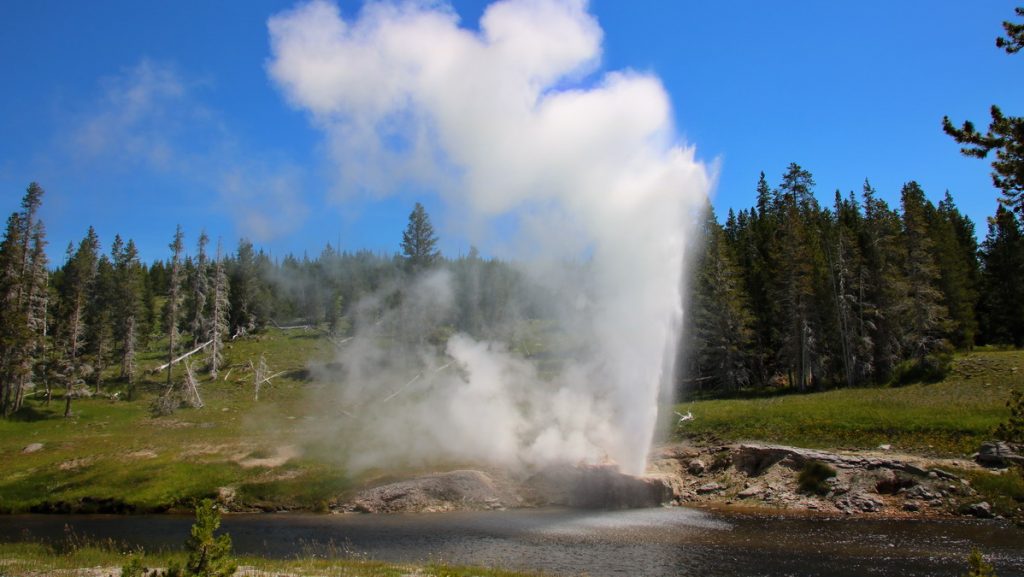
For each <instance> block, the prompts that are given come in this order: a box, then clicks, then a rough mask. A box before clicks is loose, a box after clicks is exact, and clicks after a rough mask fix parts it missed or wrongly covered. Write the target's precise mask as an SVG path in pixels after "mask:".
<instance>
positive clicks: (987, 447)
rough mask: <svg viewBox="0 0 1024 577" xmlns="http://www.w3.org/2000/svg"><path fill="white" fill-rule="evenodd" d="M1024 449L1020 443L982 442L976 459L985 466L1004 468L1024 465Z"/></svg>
mask: <svg viewBox="0 0 1024 577" xmlns="http://www.w3.org/2000/svg"><path fill="white" fill-rule="evenodd" d="M1022 453H1024V449H1022V448H1021V446H1020V445H1016V444H1011V443H1004V442H1002V441H992V442H989V443H982V445H981V448H980V449H978V453H977V454H976V455H975V456H974V460H975V461H976V462H977V463H978V464H979V465H981V466H983V467H997V468H1003V467H1008V466H1010V465H1020V466H1024V454H1022Z"/></svg>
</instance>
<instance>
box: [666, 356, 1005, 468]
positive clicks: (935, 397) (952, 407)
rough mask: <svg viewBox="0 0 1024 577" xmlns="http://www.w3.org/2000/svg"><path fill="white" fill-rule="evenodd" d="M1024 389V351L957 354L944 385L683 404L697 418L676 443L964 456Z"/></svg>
mask: <svg viewBox="0 0 1024 577" xmlns="http://www.w3.org/2000/svg"><path fill="white" fill-rule="evenodd" d="M1022 386H1024V351H995V350H993V351H977V352H972V353H970V354H962V355H958V356H957V357H956V359H955V361H954V364H953V370H952V372H951V373H950V374H949V375H948V376H947V377H946V378H945V379H944V380H942V381H940V382H937V383H931V384H920V383H919V384H911V385H905V386H902V387H881V388H855V389H839V390H833V391H827V392H822V393H811V394H804V395H796V394H792V395H782V396H773V397H767V398H757V399H727V400H710V401H698V402H692V403H686V402H684V403H682V404H680V405H679V407H678V410H680V411H681V412H684V413H685V412H686V411H692V412H693V414H694V417H695V418H694V419H693V420H691V421H687V422H685V423H683V424H681V425H680V426H678V427H676V429H675V432H674V434H675V436H676V437H677V438H684V439H691V440H698V441H707V442H731V441H743V440H748V441H764V442H772V443H782V444H787V445H796V446H801V447H809V448H820V449H839V448H850V449H873V448H876V447H878V446H879V445H883V444H885V445H891V446H892V449H893V450H894V451H903V452H909V453H918V454H924V455H934V456H940V457H962V456H967V455H970V454H971V453H973V452H975V451H977V449H978V447H979V446H980V444H981V443H982V442H984V441H988V440H990V439H991V435H992V431H993V429H995V427H996V426H997V425H998V424H999V423H1000V422H1002V421H1005V420H1006V419H1007V417H1008V416H1009V411H1008V409H1007V408H1006V406H1005V404H1006V401H1007V400H1008V399H1009V398H1010V391H1011V390H1012V389H1013V388H1014V387H1018V388H1019V387H1022Z"/></svg>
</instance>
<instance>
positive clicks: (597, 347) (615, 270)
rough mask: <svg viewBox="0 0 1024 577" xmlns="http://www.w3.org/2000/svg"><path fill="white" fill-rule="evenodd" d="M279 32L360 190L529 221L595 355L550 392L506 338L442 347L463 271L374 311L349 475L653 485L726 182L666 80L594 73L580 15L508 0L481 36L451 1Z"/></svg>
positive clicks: (310, 18)
mask: <svg viewBox="0 0 1024 577" xmlns="http://www.w3.org/2000/svg"><path fill="white" fill-rule="evenodd" d="M269 29H270V35H271V47H272V58H271V59H270V61H269V63H268V70H269V74H270V76H271V77H272V78H273V80H274V81H275V82H276V83H277V84H278V85H279V87H280V88H281V89H282V91H283V92H284V94H285V95H286V97H287V98H288V100H289V101H290V102H291V103H292V104H293V105H295V106H296V107H299V108H300V109H304V110H307V111H308V112H309V113H310V114H311V117H312V119H313V122H314V123H315V125H316V126H317V127H319V128H320V129H321V130H322V131H323V132H324V134H325V136H326V139H327V142H328V144H329V149H330V151H331V154H332V158H333V159H334V161H335V164H336V167H337V171H338V172H337V174H338V179H337V181H338V183H339V184H338V193H339V195H345V194H351V193H353V192H370V193H374V194H389V193H391V192H394V191H396V190H400V189H401V188H403V187H405V186H408V185H413V186H416V187H420V188H422V187H424V186H426V187H430V188H434V189H436V190H437V191H438V192H439V194H441V195H442V196H443V198H444V199H445V200H446V201H447V205H448V206H449V207H455V208H454V209H455V210H458V211H459V212H460V214H462V215H463V216H464V217H465V218H467V219H470V220H472V221H476V222H482V223H486V222H489V221H490V220H491V219H494V218H496V217H505V218H508V217H507V216H506V215H509V214H511V215H513V218H515V219H516V220H517V223H518V225H519V226H518V231H519V232H518V233H517V234H518V236H517V238H516V239H515V242H514V243H510V244H512V245H517V246H522V247H524V250H528V251H529V254H530V257H531V258H530V259H529V260H530V261H531V264H530V267H529V269H528V270H529V271H530V273H529V274H531V275H532V276H531V277H530V278H532V279H533V281H534V283H535V284H536V285H537V286H539V287H546V289H548V291H549V294H553V295H557V298H558V305H559V306H558V321H559V323H560V329H561V331H562V334H564V335H572V338H576V339H580V340H581V341H583V342H586V343H588V345H587V346H586V347H584V348H583V349H579V350H577V351H575V352H574V353H573V354H572V355H569V357H570V358H568V359H567V362H565V363H563V364H562V365H561V366H560V370H559V371H558V374H557V375H540V374H538V372H537V368H536V367H535V366H534V365H533V364H532V363H530V362H528V361H527V360H525V359H524V358H522V356H521V355H520V354H518V353H514V352H512V351H511V349H510V348H509V347H508V346H507V345H503V344H501V343H499V342H497V341H479V340H474V339H472V338H470V337H469V336H467V335H463V334H456V335H452V336H451V337H450V338H447V339H445V338H443V337H444V336H445V335H441V336H438V335H436V334H434V335H431V334H426V333H427V331H426V329H425V328H424V329H423V330H422V331H420V328H418V327H430V326H435V325H434V324H432V322H431V320H432V319H431V318H426V317H430V316H431V315H434V314H436V315H441V316H438V317H437V318H435V319H433V320H437V319H439V318H442V317H443V313H444V311H446V310H449V308H450V307H451V306H452V290H453V289H452V285H451V282H450V280H451V279H450V278H449V277H448V275H447V273H445V272H439V273H435V274H433V275H428V276H426V277H422V278H419V279H418V280H417V281H415V282H416V283H417V285H416V286H413V287H405V288H403V289H401V290H400V292H398V293H393V294H398V295H400V296H401V299H400V300H401V301H402V304H401V305H400V306H397V307H396V306H391V307H383V306H380V303H372V302H370V303H363V304H362V305H361V307H360V311H362V312H363V313H364V314H362V315H356V318H355V319H354V322H355V329H356V333H355V334H356V336H355V337H354V338H353V340H352V341H350V342H349V343H348V344H347V345H346V347H343V348H342V349H341V352H340V353H339V354H340V355H341V358H340V359H339V361H340V366H341V367H342V370H341V371H340V372H342V373H343V374H340V375H334V377H333V380H334V381H335V382H338V383H339V385H338V399H337V400H338V403H339V407H340V409H339V410H344V411H346V412H347V413H348V414H349V415H350V416H349V417H340V419H342V420H343V421H344V420H345V419H348V421H349V422H351V423H353V424H352V426H351V427H349V428H348V429H347V430H346V434H347V435H355V437H354V439H355V442H354V444H353V447H352V448H350V449H349V451H348V456H349V459H350V462H349V464H350V465H351V466H352V467H355V468H361V467H370V466H376V465H387V464H416V463H417V462H424V461H428V460H436V459H452V460H461V459H471V460H485V461H489V462H496V463H498V464H503V465H509V466H517V465H524V466H539V465H544V464H547V463H551V462H558V461H568V462H578V461H581V460H583V461H591V462H593V461H599V460H603V459H605V458H610V459H612V460H614V461H615V462H617V463H618V464H619V465H620V466H621V467H622V468H623V470H624V471H626V472H632V473H638V472H640V471H642V469H643V466H644V463H645V459H646V454H647V451H648V449H649V446H650V443H651V440H652V436H653V433H654V426H655V421H656V416H657V402H658V398H659V391H660V390H661V388H662V387H663V386H665V385H666V384H667V382H668V380H669V379H670V378H671V375H672V363H673V360H674V358H675V348H676V340H677V332H678V326H679V321H680V318H681V315H682V310H681V302H682V297H681V287H682V280H683V257H684V251H685V248H686V238H687V232H688V230H689V228H690V227H689V221H690V220H691V215H692V214H693V212H694V211H695V210H696V209H697V207H699V206H701V204H702V203H703V202H704V199H705V198H706V194H707V192H708V189H709V186H710V177H709V174H708V171H707V169H706V168H705V167H704V166H703V165H702V164H700V163H698V162H697V161H695V160H694V153H693V149H692V148H684V147H680V146H679V145H677V143H676V141H677V136H676V133H675V130H674V127H673V124H672V118H671V110H670V105H669V100H668V97H667V95H666V94H665V91H664V88H663V87H662V85H661V83H660V82H659V80H658V79H657V78H656V77H654V76H651V75H648V74H640V73H636V72H632V71H617V72H609V73H605V74H603V75H600V76H596V75H595V71H596V70H597V69H598V66H599V64H600V48H601V40H602V31H601V28H600V27H599V25H598V23H597V22H596V20H595V19H594V18H593V17H592V16H591V15H589V14H588V13H587V6H586V3H585V2H583V1H581V0H507V1H502V2H497V3H495V4H492V5H491V6H490V7H488V8H487V10H486V11H485V13H484V15H483V17H482V18H481V21H480V25H479V30H478V31H477V30H470V29H467V28H464V27H460V24H459V21H458V17H457V15H456V14H455V13H454V12H453V11H452V10H451V9H450V8H448V7H446V6H444V5H439V4H437V3H433V2H431V3H428V2H409V3H403V4H390V3H387V4H369V5H367V6H366V7H364V8H363V10H362V11H361V12H360V14H359V15H358V17H357V18H355V19H354V20H350V21H346V20H344V19H343V18H342V17H341V15H340V13H339V10H338V8H337V7H336V6H335V5H334V4H331V3H329V2H325V1H314V2H310V3H307V4H302V5H299V6H298V7H296V8H295V9H293V10H291V11H288V12H285V13H282V14H279V15H277V16H275V17H273V18H272V19H271V20H270V22H269ZM524 254H525V253H524ZM538 254H539V255H540V256H541V257H542V258H540V259H537V258H536V257H537V256H538ZM572 259H574V260H576V261H579V260H581V259H583V260H586V263H587V266H586V272H587V277H586V278H587V280H586V282H585V283H582V284H581V283H579V282H577V280H578V279H577V278H576V276H575V275H570V274H564V275H563V274H560V273H557V272H555V271H558V266H555V265H553V263H560V262H565V261H566V260H572ZM524 260H526V259H524ZM569 278H573V279H575V280H573V282H571V283H566V284H562V281H564V280H566V279H569ZM396 290H397V289H396ZM381 298H385V297H383V296H382V297H381ZM392 304H393V303H392ZM371 311H372V313H371ZM417 315H419V316H421V317H424V318H417V319H415V322H414V320H413V317H416V316H417ZM395 319H398V320H395ZM510 322H511V319H510ZM386 327H391V328H390V329H389V328H386ZM395 327H400V328H399V329H398V330H400V331H401V335H400V338H397V340H396V333H395V332H394V331H395ZM382 331H385V332H386V334H384V333H382ZM387 331H390V332H387ZM418 331H419V332H418ZM501 332H502V331H499V330H495V331H494V333H493V334H496V335H497V334H501ZM417 334H418V336H417V337H416V338H411V337H410V336H411V335H417ZM397 341H401V344H400V345H398V344H396V342H397ZM382 343H388V346H386V347H385V346H382ZM398 350H401V351H403V352H404V353H405V354H401V355H400V354H398V353H397V351H398ZM441 353H443V354H441ZM445 365H448V366H447V367H445ZM441 367H445V368H441ZM417 375H419V376H417ZM350 438H353V437H350Z"/></svg>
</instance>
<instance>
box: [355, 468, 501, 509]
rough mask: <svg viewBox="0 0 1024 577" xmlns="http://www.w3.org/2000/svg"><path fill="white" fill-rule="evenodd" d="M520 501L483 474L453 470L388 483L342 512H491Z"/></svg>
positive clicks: (359, 496)
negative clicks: (476, 510)
mask: <svg viewBox="0 0 1024 577" xmlns="http://www.w3.org/2000/svg"><path fill="white" fill-rule="evenodd" d="M514 502H517V499H516V497H515V496H514V495H511V494H509V493H507V492H505V491H502V490H501V489H499V488H498V487H496V486H495V483H494V481H493V480H492V479H491V478H490V477H489V476H487V475H486V474H484V473H482V472H480V471H470V470H464V471H452V472H450V473H437V474H434V475H426V476H423V477H419V478H416V479H410V480H408V481H399V482H397V483H389V484H387V485H382V486H379V487H373V488H371V489H367V490H365V491H362V492H360V493H359V494H358V495H356V497H355V498H354V499H352V500H351V501H349V502H348V503H346V504H345V505H344V506H343V507H342V509H343V510H345V511H355V512H359V513H396V512H433V511H457V510H472V509H492V508H496V507H501V506H504V505H505V504H506V503H507V504H512V503H514Z"/></svg>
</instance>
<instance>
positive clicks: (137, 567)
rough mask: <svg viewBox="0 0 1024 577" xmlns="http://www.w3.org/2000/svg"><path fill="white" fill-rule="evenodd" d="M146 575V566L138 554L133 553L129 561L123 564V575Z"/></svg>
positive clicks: (124, 576) (123, 576)
mask: <svg viewBox="0 0 1024 577" xmlns="http://www.w3.org/2000/svg"><path fill="white" fill-rule="evenodd" d="M145 575H146V567H145V566H144V565H143V564H142V559H141V558H140V557H138V556H137V555H132V556H131V558H130V559H128V562H127V563H125V564H124V565H122V566H121V577H145Z"/></svg>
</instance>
